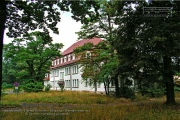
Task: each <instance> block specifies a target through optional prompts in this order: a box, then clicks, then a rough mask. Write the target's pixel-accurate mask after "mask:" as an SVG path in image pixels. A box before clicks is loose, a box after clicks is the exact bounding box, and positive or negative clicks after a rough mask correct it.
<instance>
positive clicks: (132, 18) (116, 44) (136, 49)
mask: <svg viewBox="0 0 180 120" xmlns="http://www.w3.org/2000/svg"><path fill="white" fill-rule="evenodd" d="M107 3H109V4H108V5H107V6H106V7H105V8H106V9H108V11H107V10H105V8H103V9H104V14H107V15H108V14H109V15H112V16H111V17H112V18H113V19H112V20H113V21H114V24H115V25H117V26H116V27H114V28H116V29H115V30H113V31H112V32H110V33H108V36H109V39H107V40H108V41H109V42H110V43H111V45H112V46H113V48H114V49H115V50H116V51H117V54H118V59H119V62H120V63H119V66H118V73H120V74H119V75H120V76H121V78H127V77H128V76H130V77H132V78H134V79H135V78H136V77H137V76H139V79H140V77H141V76H140V75H139V74H141V75H142V74H146V75H147V76H148V77H147V79H146V80H148V81H152V80H151V79H152V76H153V78H154V81H156V80H158V79H159V78H160V79H161V84H165V85H166V96H167V101H166V103H167V104H174V103H175V97H174V83H173V75H174V74H175V73H174V69H173V68H174V66H176V67H177V66H179V65H178V64H179V63H178V62H177V61H174V58H175V59H179V56H180V52H179V51H180V49H179V48H180V46H179V34H180V33H179V28H180V27H179V25H180V24H179V22H180V17H179V13H180V12H179V11H180V10H179V4H180V3H179V2H177V1H166V2H158V1H152V2H151V4H148V3H146V2H143V1H137V2H134V1H133V2H131V1H128V2H126V1H106V2H105V4H104V6H105V5H106V4H107ZM132 4H134V7H133V6H132ZM108 6H110V7H108ZM143 7H172V8H173V9H172V11H171V13H167V15H166V16H165V17H157V16H154V17H153V16H152V17H144V16H143ZM111 10H112V11H114V12H112V13H111V12H109V11H111ZM170 14H172V16H170ZM101 15H102V13H101V12H99V14H98V16H99V18H98V19H96V20H97V21H100V20H101V18H103V17H102V16H101ZM103 16H104V15H103ZM81 18H82V17H81ZM84 19H86V20H89V21H90V22H91V23H93V22H94V20H93V19H91V17H90V18H88V19H87V18H84ZM84 19H83V20H84ZM110 23H111V22H110ZM93 24H94V23H93ZM88 25H91V24H87V23H86V26H85V27H84V28H85V29H86V31H85V32H82V33H81V35H83V33H85V34H89V33H88V28H90V27H91V26H88ZM87 26H88V27H87ZM99 28H101V29H102V26H101V24H99V25H97V26H96V28H94V30H93V29H90V32H93V31H95V32H96V30H97V29H99ZM174 28H176V29H174ZM105 30H106V29H105ZM97 32H99V31H97ZM97 32H96V33H94V34H92V33H90V34H91V35H92V36H91V37H93V35H95V36H97V34H98V33H97ZM110 38H111V39H110ZM176 70H177V69H176ZM176 72H177V71H176Z"/></svg>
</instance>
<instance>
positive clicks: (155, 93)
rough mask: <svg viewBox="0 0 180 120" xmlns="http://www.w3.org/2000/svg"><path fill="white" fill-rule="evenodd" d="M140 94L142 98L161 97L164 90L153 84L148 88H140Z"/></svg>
mask: <svg viewBox="0 0 180 120" xmlns="http://www.w3.org/2000/svg"><path fill="white" fill-rule="evenodd" d="M140 92H141V94H142V95H143V96H144V95H145V96H148V97H162V96H163V95H164V94H165V88H164V87H162V86H160V85H158V84H156V83H155V84H154V85H152V86H149V87H142V88H141V90H140Z"/></svg>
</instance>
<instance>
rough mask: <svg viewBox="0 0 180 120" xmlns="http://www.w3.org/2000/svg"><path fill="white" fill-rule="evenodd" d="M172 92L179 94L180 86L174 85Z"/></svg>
mask: <svg viewBox="0 0 180 120" xmlns="http://www.w3.org/2000/svg"><path fill="white" fill-rule="evenodd" d="M174 91H175V92H180V85H178V84H176V85H175V86H174Z"/></svg>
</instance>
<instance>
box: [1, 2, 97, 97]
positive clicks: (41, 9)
mask: <svg viewBox="0 0 180 120" xmlns="http://www.w3.org/2000/svg"><path fill="white" fill-rule="evenodd" d="M82 3H83V4H82ZM84 3H87V4H86V6H83V7H82V5H84ZM92 6H95V2H94V1H74V2H73V1H66V0H63V1H61V2H60V1H59V0H57V1H43V0H37V1H34V0H32V1H28V2H27V1H16V0H14V1H10V0H9V1H8V0H1V4H0V23H1V24H0V41H1V46H2V47H1V54H0V57H1V58H2V51H3V36H4V30H5V28H8V30H9V32H8V36H9V37H13V38H16V37H19V36H21V34H24V33H27V32H28V31H29V30H35V29H43V31H44V32H46V33H47V34H46V36H47V40H48V38H49V34H48V33H49V31H48V28H50V29H51V30H52V31H53V32H54V33H58V29H57V28H56V25H57V23H58V22H59V21H60V11H59V10H58V8H60V10H62V11H69V8H71V12H72V13H73V14H75V15H77V14H81V13H80V12H79V11H83V12H84V11H86V13H87V14H88V15H90V16H95V14H94V12H92V11H91V12H88V10H90V9H91V8H92ZM84 7H85V9H84V10H80V9H83V8H84ZM97 9H98V8H97V7H96V6H95V10H97ZM44 40H46V39H44ZM0 62H1V63H2V59H1V60H0ZM1 69H2V68H1ZM1 86H2V73H0V90H1ZM0 98H1V91H0Z"/></svg>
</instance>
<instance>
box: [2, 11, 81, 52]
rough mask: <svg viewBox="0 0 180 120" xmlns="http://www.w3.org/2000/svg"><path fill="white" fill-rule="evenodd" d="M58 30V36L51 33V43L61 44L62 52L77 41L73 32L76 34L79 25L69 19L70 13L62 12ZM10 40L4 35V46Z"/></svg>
mask: <svg viewBox="0 0 180 120" xmlns="http://www.w3.org/2000/svg"><path fill="white" fill-rule="evenodd" d="M57 27H58V29H59V35H57V34H53V33H51V34H50V35H51V36H52V38H53V43H63V45H64V47H63V49H62V52H63V51H64V50H65V49H67V48H68V47H70V46H71V45H72V44H73V43H75V42H76V41H77V38H78V36H77V35H76V34H75V32H78V31H79V30H80V28H81V23H80V22H76V21H75V20H73V19H72V18H71V13H68V12H62V13H61V22H60V23H58V25H57ZM11 40H12V39H10V38H8V37H7V36H6V35H4V44H8V43H10V42H11Z"/></svg>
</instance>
